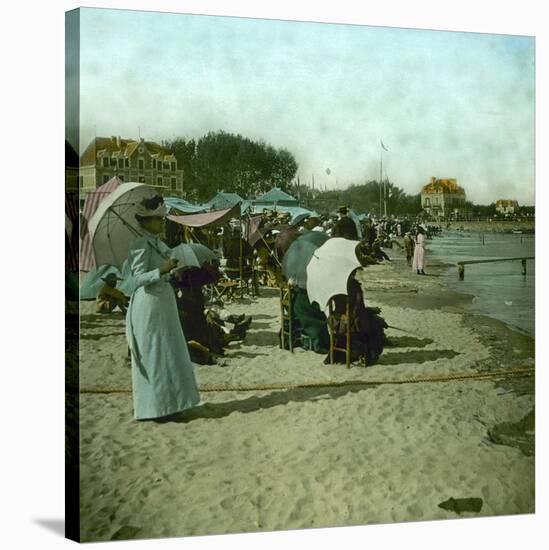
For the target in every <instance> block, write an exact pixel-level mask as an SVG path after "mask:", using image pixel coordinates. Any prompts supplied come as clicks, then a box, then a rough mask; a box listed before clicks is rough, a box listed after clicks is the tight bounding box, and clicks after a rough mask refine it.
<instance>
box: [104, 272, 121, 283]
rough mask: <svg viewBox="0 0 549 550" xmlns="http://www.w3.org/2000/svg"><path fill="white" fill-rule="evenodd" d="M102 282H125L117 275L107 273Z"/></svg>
mask: <svg viewBox="0 0 549 550" xmlns="http://www.w3.org/2000/svg"><path fill="white" fill-rule="evenodd" d="M101 280H102V281H105V282H106V283H108V282H109V281H123V280H124V279H121V278H120V277H119V276H118V275H117V274H116V273H107V275H105V276H104V277H101Z"/></svg>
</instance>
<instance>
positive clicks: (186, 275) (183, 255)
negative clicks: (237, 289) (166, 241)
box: [171, 243, 220, 287]
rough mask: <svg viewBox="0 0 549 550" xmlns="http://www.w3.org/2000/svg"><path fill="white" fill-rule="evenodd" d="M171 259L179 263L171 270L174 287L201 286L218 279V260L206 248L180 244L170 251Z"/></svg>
mask: <svg viewBox="0 0 549 550" xmlns="http://www.w3.org/2000/svg"><path fill="white" fill-rule="evenodd" d="M171 257H172V258H175V259H176V260H178V261H179V264H178V266H180V267H177V268H175V269H174V270H172V272H171V274H172V278H173V281H174V283H175V284H176V286H179V287H192V286H202V285H207V284H211V283H214V282H216V281H217V280H218V279H219V277H220V273H219V269H218V266H219V258H218V256H217V254H216V253H215V252H214V251H213V250H210V249H209V248H208V247H207V246H204V245H203V244H200V243H182V244H180V245H178V246H176V247H174V248H172V251H171Z"/></svg>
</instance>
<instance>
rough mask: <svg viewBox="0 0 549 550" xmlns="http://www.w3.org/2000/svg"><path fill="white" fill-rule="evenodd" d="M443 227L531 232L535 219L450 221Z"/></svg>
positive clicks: (495, 231)
mask: <svg viewBox="0 0 549 550" xmlns="http://www.w3.org/2000/svg"><path fill="white" fill-rule="evenodd" d="M443 228H447V229H452V230H459V229H463V230H464V231H480V232H485V233H511V232H513V231H525V232H529V233H531V232H532V231H534V229H535V220H508V221H507V220H506V221H503V220H498V221H476V222H475V221H458V222H449V223H448V224H447V225H443Z"/></svg>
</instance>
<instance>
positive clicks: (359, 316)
mask: <svg viewBox="0 0 549 550" xmlns="http://www.w3.org/2000/svg"><path fill="white" fill-rule="evenodd" d="M347 294H348V297H349V317H350V319H347V315H346V303H347V296H345V295H344V294H338V295H337V296H334V298H333V300H334V304H335V307H334V313H333V315H332V316H330V319H329V323H330V325H331V326H332V330H333V331H334V333H335V345H336V347H339V348H344V347H345V345H346V338H347V323H350V327H351V361H356V360H358V359H361V358H363V359H364V360H365V361H366V365H373V364H375V363H376V362H377V360H378V358H379V356H380V355H381V353H382V352H383V348H384V346H385V345H387V339H386V336H385V328H387V326H388V325H387V323H386V322H385V320H384V319H383V318H382V317H380V316H379V313H380V312H381V310H380V309H379V308H370V307H366V306H365V305H364V295H363V294H362V288H361V286H360V283H359V282H358V281H357V280H356V279H355V278H354V276H351V277H349V283H348V285H347ZM329 360H330V357H329V356H328V357H327V358H326V361H325V362H328V361H329ZM334 361H335V362H336V363H344V362H345V353H343V352H340V351H334Z"/></svg>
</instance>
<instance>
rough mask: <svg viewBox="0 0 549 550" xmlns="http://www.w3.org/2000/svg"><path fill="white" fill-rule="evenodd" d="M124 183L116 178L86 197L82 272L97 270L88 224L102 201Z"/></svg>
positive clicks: (82, 230) (81, 220) (81, 221)
mask: <svg viewBox="0 0 549 550" xmlns="http://www.w3.org/2000/svg"><path fill="white" fill-rule="evenodd" d="M122 183H124V182H123V181H122V180H121V179H120V178H118V177H116V176H115V177H114V178H111V179H110V180H109V181H108V182H106V183H104V184H103V185H101V186H100V187H98V188H97V189H95V190H94V191H91V192H90V193H88V195H87V197H86V201H85V202H84V208H83V210H82V216H81V217H80V271H92V270H93V269H95V268H96V265H95V256H94V255H93V250H92V246H91V241H90V235H89V233H88V223H89V221H90V220H91V218H92V216H93V215H94V214H95V211H96V210H97V208H98V207H99V204H100V203H101V201H102V200H103V199H104V198H105V197H108V196H109V195H110V194H111V193H112V192H113V191H114V190H115V189H117V188H118V186H119V185H121V184H122Z"/></svg>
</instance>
